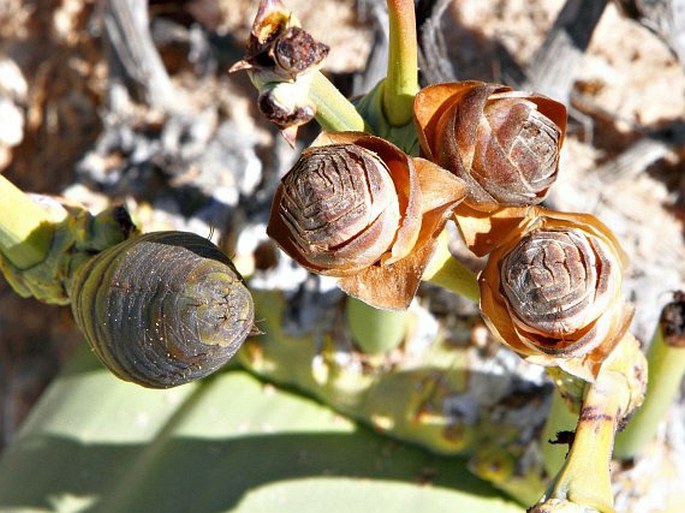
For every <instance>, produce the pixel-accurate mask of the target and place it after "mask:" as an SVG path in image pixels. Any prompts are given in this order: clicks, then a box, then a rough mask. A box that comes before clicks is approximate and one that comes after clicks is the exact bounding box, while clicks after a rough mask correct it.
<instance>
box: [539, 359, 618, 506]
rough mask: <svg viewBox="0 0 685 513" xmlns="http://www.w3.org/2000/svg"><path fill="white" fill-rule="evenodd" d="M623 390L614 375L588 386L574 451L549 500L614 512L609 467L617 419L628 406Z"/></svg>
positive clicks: (553, 487) (559, 475)
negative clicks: (623, 408) (625, 403)
mask: <svg viewBox="0 0 685 513" xmlns="http://www.w3.org/2000/svg"><path fill="white" fill-rule="evenodd" d="M623 388H624V382H623V379H622V377H621V376H620V375H619V374H618V373H614V372H609V373H607V374H606V375H604V376H600V377H599V378H598V379H597V381H596V382H595V383H592V384H588V386H587V388H586V395H585V398H584V400H583V407H582V409H581V411H580V419H579V420H578V426H577V427H576V432H575V436H574V440H573V444H572V445H571V450H570V452H569V454H568V457H567V458H566V462H565V464H564V466H563V468H562V469H561V471H560V472H559V473H558V474H557V477H556V478H555V480H554V482H553V484H552V486H551V490H550V492H549V493H548V494H547V499H558V500H564V501H569V502H571V503H574V504H577V505H579V506H584V507H590V508H594V509H596V510H597V511H600V512H602V513H613V512H614V507H613V494H612V491H611V478H610V474H609V464H610V461H611V451H612V448H613V445H614V432H615V429H616V423H617V419H618V416H619V415H620V411H621V409H622V407H623V405H624V402H625V397H624V394H623V393H621V392H622V391H623V390H622V389H623Z"/></svg>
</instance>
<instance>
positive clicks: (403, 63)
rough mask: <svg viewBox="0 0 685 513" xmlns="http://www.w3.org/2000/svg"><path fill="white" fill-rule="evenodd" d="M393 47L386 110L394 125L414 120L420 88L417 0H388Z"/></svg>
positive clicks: (389, 61)
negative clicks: (417, 94)
mask: <svg viewBox="0 0 685 513" xmlns="http://www.w3.org/2000/svg"><path fill="white" fill-rule="evenodd" d="M388 15H389V18H390V51H389V53H388V72H387V78H386V79H385V81H384V83H383V113H384V114H385V117H386V119H387V120H388V121H389V122H390V124H391V125H392V126H398V127H399V126H404V125H406V124H407V123H409V122H410V121H411V120H412V115H413V106H414V96H415V95H416V93H417V92H418V91H419V78H418V73H419V72H418V69H419V67H418V50H417V40H416V15H415V13H414V0H388Z"/></svg>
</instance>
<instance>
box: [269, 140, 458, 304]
mask: <svg viewBox="0 0 685 513" xmlns="http://www.w3.org/2000/svg"><path fill="white" fill-rule="evenodd" d="M465 194H466V188H465V186H464V183H463V182H462V181H461V180H459V179H458V178H456V177H454V176H453V175H452V174H451V173H449V172H448V171H446V170H444V169H442V168H440V167H438V166H436V165H435V164H433V163H431V162H428V161H426V160H423V159H419V158H416V159H414V158H410V157H408V156H407V155H406V154H405V153H404V152H402V151H401V150H400V149H399V148H397V147H396V146H394V145H393V144H391V143H389V142H387V141H385V140H384V139H381V138H378V137H374V136H370V135H367V134H362V133H355V132H343V133H324V134H322V136H321V137H320V138H319V139H317V141H315V143H314V145H313V146H312V147H311V148H309V149H307V150H305V151H304V152H303V153H302V156H301V157H300V159H299V160H298V161H297V163H296V164H295V166H293V168H292V169H291V170H290V171H289V172H288V173H287V174H286V176H284V177H283V180H282V182H281V184H280V186H279V187H278V190H277V191H276V194H275V196H274V203H273V207H272V209H271V217H270V219H269V225H268V227H267V233H268V234H269V235H270V236H271V237H272V239H274V240H275V241H276V242H277V243H278V244H279V245H280V246H281V247H282V248H283V250H284V251H285V252H286V253H288V254H289V255H290V256H291V257H292V258H293V259H294V260H296V261H297V262H299V263H300V264H301V265H303V266H304V267H306V268H307V269H309V270H311V271H313V272H316V273H318V274H325V275H330V276H336V277H340V278H341V279H340V281H339V284H340V287H341V288H342V289H343V290H345V291H346V292H348V293H349V294H351V295H353V296H355V297H357V298H359V299H361V300H362V301H365V302H367V303H369V304H371V305H373V306H376V307H379V308H388V309H403V308H406V307H407V306H408V305H409V302H410V301H411V299H412V297H413V296H414V294H415V292H416V289H417V288H418V285H419V282H420V280H421V276H422V274H423V271H424V269H425V267H426V265H427V264H428V261H429V260H430V257H431V256H432V253H433V250H434V247H435V242H436V238H437V236H438V234H439V233H440V231H442V228H443V227H444V225H445V222H446V220H447V218H448V217H449V216H450V215H451V214H452V212H453V211H454V208H455V207H456V206H457V204H458V203H459V202H460V201H461V200H462V199H463V197H464V195H465Z"/></svg>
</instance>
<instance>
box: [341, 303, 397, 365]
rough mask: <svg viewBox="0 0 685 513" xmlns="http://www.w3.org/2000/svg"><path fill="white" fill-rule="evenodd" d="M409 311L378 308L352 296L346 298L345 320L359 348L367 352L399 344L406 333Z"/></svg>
mask: <svg viewBox="0 0 685 513" xmlns="http://www.w3.org/2000/svg"><path fill="white" fill-rule="evenodd" d="M409 315H410V314H409V313H408V312H406V311H389V310H379V309H378V308H374V307H372V306H369V305H367V304H366V303H364V302H363V301H359V300H358V299H355V298H353V297H349V298H348V299H347V322H348V325H349V327H350V331H351V332H352V336H353V337H354V339H355V342H356V343H357V345H358V346H359V348H360V349H361V350H362V351H364V352H365V353H368V354H378V353H384V352H386V351H389V350H391V349H394V348H396V347H397V346H399V345H400V344H401V343H402V341H403V340H404V338H405V336H406V334H407V327H408V326H407V324H408V319H409Z"/></svg>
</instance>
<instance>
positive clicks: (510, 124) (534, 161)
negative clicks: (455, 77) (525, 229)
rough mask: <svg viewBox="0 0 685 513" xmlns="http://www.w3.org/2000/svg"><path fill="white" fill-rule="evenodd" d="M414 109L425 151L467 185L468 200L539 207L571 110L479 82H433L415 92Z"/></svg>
mask: <svg viewBox="0 0 685 513" xmlns="http://www.w3.org/2000/svg"><path fill="white" fill-rule="evenodd" d="M414 114H415V123H416V125H417V130H418V132H419V142H420V144H421V149H422V151H423V153H424V154H425V155H426V156H427V158H429V159H430V160H433V161H434V162H436V163H438V164H439V165H440V166H442V167H444V168H446V169H449V170H450V171H452V172H453V173H454V174H456V175H457V176H458V177H459V178H461V179H463V180H464V181H465V182H466V183H467V184H468V187H469V194H468V197H467V198H466V200H464V205H468V206H469V207H472V208H475V209H477V210H484V211H491V210H494V209H496V208H498V207H500V206H522V205H535V204H538V203H540V202H541V201H542V200H543V199H544V198H545V196H546V195H547V191H548V190H549V188H550V186H551V185H552V184H553V183H554V181H555V180H556V177H557V171H558V164H559V150H560V148H561V145H562V142H563V139H564V134H565V131H566V109H565V107H564V106H563V105H562V104H560V103H558V102H556V101H554V100H552V99H550V98H547V97H545V96H542V95H539V94H535V93H525V92H519V91H512V90H511V89H510V88H508V87H506V86H502V85H499V84H489V83H485V82H477V81H467V82H458V83H448V84H436V85H433V86H429V87H426V88H425V89H423V90H421V91H420V92H419V93H418V95H417V96H416V100H415V103H414Z"/></svg>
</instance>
